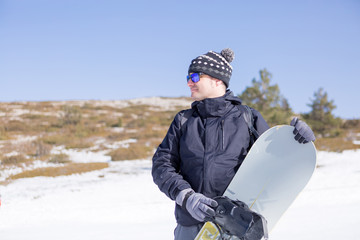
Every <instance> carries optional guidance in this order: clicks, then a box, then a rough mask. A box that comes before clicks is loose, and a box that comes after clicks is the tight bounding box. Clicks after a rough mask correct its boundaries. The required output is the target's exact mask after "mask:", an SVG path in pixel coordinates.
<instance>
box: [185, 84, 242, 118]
mask: <svg viewBox="0 0 360 240" xmlns="http://www.w3.org/2000/svg"><path fill="white" fill-rule="evenodd" d="M240 104H241V100H240V98H238V97H235V96H234V94H233V92H232V91H230V90H227V91H226V93H225V94H224V95H223V96H221V97H217V98H206V99H204V100H201V101H195V102H193V103H192V105H191V107H192V108H195V109H196V110H197V111H198V113H199V114H200V116H201V117H203V118H207V117H220V116H224V115H225V114H226V113H227V112H229V111H230V110H231V109H232V108H233V105H240Z"/></svg>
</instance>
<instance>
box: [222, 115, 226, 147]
mask: <svg viewBox="0 0 360 240" xmlns="http://www.w3.org/2000/svg"><path fill="white" fill-rule="evenodd" d="M221 131H222V150H224V149H225V131H224V119H223V120H221Z"/></svg>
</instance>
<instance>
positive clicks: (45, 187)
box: [0, 150, 360, 240]
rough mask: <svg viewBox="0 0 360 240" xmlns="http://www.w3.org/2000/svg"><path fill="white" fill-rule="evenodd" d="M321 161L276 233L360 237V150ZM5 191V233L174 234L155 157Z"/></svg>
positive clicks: (1, 229) (37, 238)
mask: <svg viewBox="0 0 360 240" xmlns="http://www.w3.org/2000/svg"><path fill="white" fill-rule="evenodd" d="M318 165H319V167H318V168H317V169H316V171H315V173H314V176H313V177H312V179H311V181H310V183H309V184H308V185H307V187H306V188H305V190H304V191H303V192H302V193H301V194H300V196H299V197H298V198H297V199H296V201H295V202H294V204H293V205H292V206H291V207H290V209H289V210H288V211H287V212H286V214H285V215H284V216H283V217H282V219H281V220H280V222H279V223H278V224H277V226H276V227H275V229H274V230H273V231H272V232H271V233H270V239H271V240H285V239H286V240H288V239H292V240H300V239H301V240H304V239H306V240H311V239H319V240H320V239H334V240H335V239H336V240H338V239H359V236H360V227H359V226H360V218H359V215H360V150H357V151H345V152H343V153H327V152H319V153H318ZM0 194H1V196H2V206H1V207H0V239H1V240H23V239H28V240H49V239H51V240H57V239H59V240H60V239H61V240H64V239H66V240H73V239H84V240H98V239H101V240H107V239H112V240H113V239H172V238H173V229H174V227H175V220H174V216H173V211H174V203H173V202H172V201H170V200H169V199H168V198H167V197H166V196H165V195H164V194H162V193H161V192H160V191H159V190H158V188H157V186H155V184H154V183H153V181H152V178H151V161H150V160H138V161H124V162H114V163H111V164H110V167H109V168H107V169H103V170H100V171H94V172H90V173H86V174H81V175H72V176H66V177H56V178H45V177H36V178H29V179H20V180H16V181H14V182H12V183H11V184H9V185H6V186H4V185H1V186H0Z"/></svg>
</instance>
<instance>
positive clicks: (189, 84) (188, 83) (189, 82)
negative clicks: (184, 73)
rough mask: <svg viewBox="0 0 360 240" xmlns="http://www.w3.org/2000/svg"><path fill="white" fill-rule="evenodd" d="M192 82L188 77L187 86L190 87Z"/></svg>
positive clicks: (192, 84)
mask: <svg viewBox="0 0 360 240" xmlns="http://www.w3.org/2000/svg"><path fill="white" fill-rule="evenodd" d="M194 84H195V83H194V82H193V81H192V80H191V79H189V81H188V82H187V85H188V86H189V87H192V86H194Z"/></svg>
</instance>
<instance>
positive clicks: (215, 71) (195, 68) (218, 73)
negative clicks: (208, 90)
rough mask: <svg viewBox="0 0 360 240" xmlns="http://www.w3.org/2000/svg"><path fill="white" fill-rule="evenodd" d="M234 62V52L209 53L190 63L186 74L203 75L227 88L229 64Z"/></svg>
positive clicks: (226, 50)
mask: <svg viewBox="0 0 360 240" xmlns="http://www.w3.org/2000/svg"><path fill="white" fill-rule="evenodd" d="M232 60H234V52H233V51H232V50H231V49H230V48H225V49H223V50H222V51H221V53H217V52H214V51H210V52H208V53H206V54H203V55H200V56H199V57H197V58H195V59H193V60H192V61H191V64H190V67H189V71H188V74H190V73H192V72H193V73H199V72H201V73H205V74H206V75H209V76H211V77H213V78H216V79H219V80H221V81H223V82H224V83H225V85H226V87H229V81H230V78H231V74H232V66H231V65H230V63H231V62H232Z"/></svg>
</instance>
